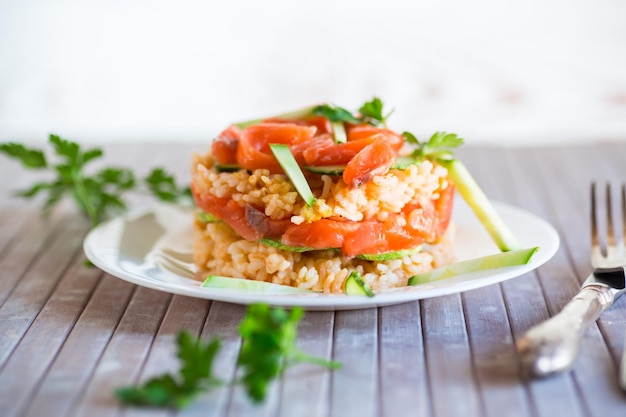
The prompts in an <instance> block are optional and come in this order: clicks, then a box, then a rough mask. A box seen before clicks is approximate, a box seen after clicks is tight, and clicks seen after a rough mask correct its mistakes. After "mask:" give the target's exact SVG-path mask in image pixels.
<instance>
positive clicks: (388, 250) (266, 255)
mask: <svg viewBox="0 0 626 417" xmlns="http://www.w3.org/2000/svg"><path fill="white" fill-rule="evenodd" d="M376 100H377V99H375V100H373V101H372V102H369V103H366V104H365V105H364V106H363V107H361V109H359V113H357V115H352V114H350V116H351V117H353V118H354V120H347V121H346V120H341V121H339V122H337V120H335V119H337V117H335V116H334V115H333V114H330V113H329V111H330V110H333V111H336V109H341V108H337V107H333V106H329V105H321V106H316V107H314V108H312V109H307V110H304V111H302V112H300V114H296V115H293V114H291V115H289V116H287V117H285V116H281V117H276V118H270V119H265V120H263V121H254V122H250V123H242V124H239V125H233V126H230V127H228V128H227V129H226V130H225V131H224V132H222V133H221V134H220V135H219V136H218V137H217V138H216V139H215V140H214V141H213V143H212V144H211V148H210V149H209V150H208V151H207V152H206V153H205V154H202V155H200V154H198V155H194V160H193V164H192V186H191V188H192V192H193V194H194V198H195V201H196V205H197V206H198V208H199V211H198V215H197V217H196V220H195V232H194V233H195V236H194V256H195V263H196V265H197V266H198V268H199V269H200V270H201V271H203V273H205V274H215V275H224V276H231V277H238V278H246V279H250V280H258V281H265V282H272V283H275V284H282V285H288V286H293V287H299V288H303V289H311V290H317V291H323V292H325V293H342V292H343V291H344V285H345V281H346V279H347V277H348V276H349V275H350V274H351V272H353V271H357V272H358V273H359V274H360V276H361V277H362V278H363V280H364V281H365V283H366V284H367V285H369V286H370V287H371V289H372V290H374V291H380V290H385V289H390V288H395V287H401V286H405V285H407V281H408V279H409V278H410V277H411V276H413V275H415V274H418V273H422V272H425V271H428V270H431V269H433V268H435V267H438V266H442V265H444V264H447V263H449V262H451V261H452V260H453V257H454V256H453V252H452V243H453V238H454V236H453V235H454V227H453V225H452V224H451V222H450V217H451V211H452V203H453V197H454V186H453V184H452V182H451V181H450V180H449V178H448V171H447V170H446V168H444V167H443V166H441V165H440V164H438V163H437V161H436V159H434V158H426V157H423V153H422V154H420V153H419V152H417V151H413V152H412V153H410V146H409V145H410V143H409V144H407V142H413V141H414V139H415V138H414V137H413V135H410V134H404V135H400V134H397V133H395V132H393V131H391V130H389V129H387V128H386V127H385V126H384V122H385V120H384V119H385V118H384V116H383V115H382V111H380V112H378V113H375V112H374V113H372V112H368V109H367V107H366V106H367V105H368V104H372V103H374V104H376ZM379 108H380V110H382V105H381V106H379ZM338 125H339V127H338ZM408 135H410V136H408ZM444 135H445V134H444ZM433 137H434V136H433ZM448 137H449V136H448ZM338 138H345V139H343V140H338ZM453 139H456V135H454V138H453ZM431 142H432V138H431ZM276 145H282V146H286V147H287V148H288V149H289V154H290V155H288V156H289V157H293V160H292V161H291V162H292V163H291V165H289V162H287V161H285V159H284V158H282V159H281V158H280V157H278V156H277V155H278V154H277V153H276V152H274V151H275V150H276V148H275V147H276ZM407 149H409V151H407ZM417 149H418V150H419V149H420V147H419V146H417ZM421 149H422V150H423V149H424V146H423V145H422V147H421ZM401 155H404V156H401ZM407 155H408V156H407ZM302 188H306V189H307V191H306V192H304V191H303V190H302ZM308 190H310V191H308ZM308 193H312V195H311V196H310V198H309V197H307V196H308Z"/></svg>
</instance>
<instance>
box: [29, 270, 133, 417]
mask: <svg viewBox="0 0 626 417" xmlns="http://www.w3.org/2000/svg"><path fill="white" fill-rule="evenodd" d="M134 290H135V287H134V286H133V285H131V284H129V283H127V282H125V281H122V280H120V279H118V278H115V277H112V276H110V275H107V274H104V275H103V276H102V278H101V279H100V282H99V284H98V286H97V287H96V289H95V291H94V293H93V296H92V297H91V299H90V300H89V302H88V303H87V305H86V306H85V308H84V310H83V312H82V314H81V316H80V317H79V319H78V321H77V322H76V324H75V325H74V327H73V329H72V331H71V332H70V334H69V335H68V337H67V338H66V340H65V343H64V345H63V347H62V348H61V350H60V351H59V353H58V355H57V357H56V359H55V360H54V363H53V364H52V365H51V367H50V369H49V370H48V372H47V373H46V375H45V377H44V378H43V380H42V382H41V384H40V387H39V389H38V391H37V392H36V394H35V395H34V398H33V399H32V402H31V404H30V407H29V408H28V410H27V412H26V415H27V416H32V417H36V416H41V415H51V416H52V415H56V416H70V415H73V411H74V406H75V405H76V403H78V402H79V401H81V399H82V398H83V395H84V393H85V391H86V390H87V389H88V387H89V381H90V378H91V375H92V374H93V372H94V370H95V369H96V367H97V365H98V362H99V360H100V357H101V356H102V352H103V351H104V349H105V348H106V346H107V344H108V343H109V340H110V339H111V335H112V334H113V332H114V331H115V328H116V326H117V324H118V322H119V320H120V318H121V316H122V314H123V313H124V310H125V309H126V306H127V304H128V302H129V300H130V297H131V295H132V293H133V292H134ZM111 401H112V399H110V400H108V401H107V404H111Z"/></svg>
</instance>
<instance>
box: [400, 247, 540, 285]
mask: <svg viewBox="0 0 626 417" xmlns="http://www.w3.org/2000/svg"><path fill="white" fill-rule="evenodd" d="M538 250H539V247H537V246H535V247H532V248H527V249H517V250H512V251H509V252H499V253H495V254H493V255H487V256H482V257H480V258H474V259H468V260H466V261H461V262H456V263H453V264H451V265H447V266H442V267H441V268H435V269H433V270H432V271H428V272H424V273H422V274H417V275H413V276H412V277H411V278H409V282H408V285H419V284H425V283H427V282H432V281H436V280H439V279H444V278H451V277H454V276H456V275H461V274H466V273H469V272H476V271H484V270H487V269H495V268H504V267H507V266H518V265H526V264H527V263H528V262H530V259H531V258H532V257H533V255H534V254H535V252H537V251H538Z"/></svg>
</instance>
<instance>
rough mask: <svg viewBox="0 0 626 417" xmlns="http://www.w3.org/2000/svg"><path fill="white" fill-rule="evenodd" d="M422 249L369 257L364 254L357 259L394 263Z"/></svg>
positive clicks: (397, 251)
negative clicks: (393, 261)
mask: <svg viewBox="0 0 626 417" xmlns="http://www.w3.org/2000/svg"><path fill="white" fill-rule="evenodd" d="M421 249H422V247H421V246H418V247H416V248H411V249H402V250H396V251H393V252H384V253H377V254H375V255H368V254H365V253H364V254H361V255H357V256H356V257H357V258H359V259H364V260H366V261H376V262H382V261H392V260H394V259H401V258H404V257H405V256H407V255H413V254H414V253H417V252H419V251H420V250H421Z"/></svg>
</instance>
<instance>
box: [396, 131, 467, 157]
mask: <svg viewBox="0 0 626 417" xmlns="http://www.w3.org/2000/svg"><path fill="white" fill-rule="evenodd" d="M402 135H403V136H404V139H405V140H406V141H407V142H408V143H411V144H414V145H417V149H416V150H414V151H413V153H412V154H411V156H412V157H413V158H415V159H416V160H417V161H423V160H424V159H430V160H434V161H448V160H451V159H453V158H454V154H453V149H454V148H457V147H459V146H461V145H462V144H463V139H462V138H460V137H459V136H458V135H456V134H455V133H446V132H436V133H434V134H433V135H432V136H431V137H430V139H429V140H428V142H420V141H419V140H418V139H417V138H416V137H415V135H413V134H411V133H409V132H404V133H403V134H402Z"/></svg>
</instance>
